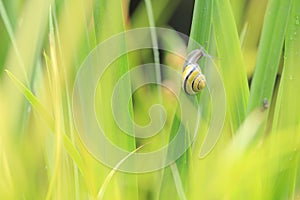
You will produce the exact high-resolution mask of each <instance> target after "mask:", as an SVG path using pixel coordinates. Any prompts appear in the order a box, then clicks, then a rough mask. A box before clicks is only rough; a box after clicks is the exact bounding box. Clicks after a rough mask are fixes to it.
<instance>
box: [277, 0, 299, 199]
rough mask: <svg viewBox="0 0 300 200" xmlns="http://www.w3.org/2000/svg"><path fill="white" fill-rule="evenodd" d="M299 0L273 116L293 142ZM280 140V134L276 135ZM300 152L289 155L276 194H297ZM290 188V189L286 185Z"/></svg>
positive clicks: (290, 26)
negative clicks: (287, 165)
mask: <svg viewBox="0 0 300 200" xmlns="http://www.w3.org/2000/svg"><path fill="white" fill-rule="evenodd" d="M299 47H300V1H293V4H292V10H291V13H290V16H289V21H288V26H287V32H286V36H285V52H284V53H285V55H284V58H285V59H284V67H283V71H282V76H281V79H280V85H279V91H278V95H277V99H276V105H275V112H274V119H273V124H272V130H273V132H275V131H285V130H288V133H287V134H288V135H289V137H291V138H293V140H294V143H297V142H298V141H299V139H300V137H299V134H298V133H299V131H300V126H299V118H300V114H299V113H300V105H299V101H298V100H299V98H300V93H299V92H296V91H298V90H299V89H298V88H299V85H300V79H299V78H297V76H298V75H299V73H300V69H299V65H300V56H299V53H300V52H299ZM282 134H283V133H282ZM276 137H277V138H278V140H279V139H280V137H281V135H276ZM298 157H299V153H298V152H294V153H293V154H292V155H291V156H290V157H289V158H288V159H289V162H286V163H288V164H289V165H290V166H289V167H288V168H287V169H286V170H284V171H281V172H280V174H279V175H280V176H278V177H277V179H276V181H275V183H276V184H275V188H274V191H275V192H274V194H273V195H274V197H280V198H282V199H284V198H289V199H295V198H296V194H295V191H296V188H297V187H298V184H297V178H296V177H297V171H298V165H299V164H298ZM286 163H285V162H279V163H277V166H276V167H278V169H282V168H285V166H286ZM286 188H288V189H286Z"/></svg>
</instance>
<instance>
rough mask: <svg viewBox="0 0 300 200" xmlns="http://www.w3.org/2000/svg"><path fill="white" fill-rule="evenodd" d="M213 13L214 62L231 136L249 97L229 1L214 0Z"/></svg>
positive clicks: (244, 111) (242, 114)
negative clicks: (218, 67)
mask: <svg viewBox="0 0 300 200" xmlns="http://www.w3.org/2000/svg"><path fill="white" fill-rule="evenodd" d="M213 10H214V17H213V26H214V30H215V37H216V44H217V51H218V59H219V61H220V64H221V72H222V77H223V80H224V84H225V90H226V96H227V111H228V114H229V119H230V124H231V130H232V133H234V132H235V131H236V130H237V129H238V127H239V126H240V124H241V123H242V122H243V120H244V119H245V117H246V107H247V103H248V97H249V89H248V83H247V75H246V70H245V67H244V62H243V58H242V52H241V47H240V42H239V37H238V31H237V27H236V24H235V21H234V17H233V13H232V10H231V7H230V4H229V1H228V0H215V1H214V8H213ZM233 74H234V75H233Z"/></svg>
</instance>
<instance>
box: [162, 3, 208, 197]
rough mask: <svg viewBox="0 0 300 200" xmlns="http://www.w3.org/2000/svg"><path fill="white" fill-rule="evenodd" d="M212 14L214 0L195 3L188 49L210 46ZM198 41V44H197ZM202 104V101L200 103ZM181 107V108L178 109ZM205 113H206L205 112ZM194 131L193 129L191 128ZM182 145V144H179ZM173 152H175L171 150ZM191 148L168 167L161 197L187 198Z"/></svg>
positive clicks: (174, 129)
mask: <svg viewBox="0 0 300 200" xmlns="http://www.w3.org/2000/svg"><path fill="white" fill-rule="evenodd" d="M211 14H212V1H209V0H205V1H200V0H196V1H195V5H194V11H193V18H192V26H191V35H190V38H191V39H190V41H189V45H188V51H192V50H194V49H196V48H199V44H200V45H203V44H204V46H208V41H209V38H210V31H211ZM197 43H198V44H197ZM200 63H203V64H204V63H205V62H204V61H202V60H201V61H200ZM199 96H200V95H199ZM200 104H201V103H200ZM178 106H179V107H177V111H176V112H177V114H175V116H174V119H173V122H172V127H171V132H170V133H171V134H170V139H173V137H174V134H175V133H176V132H177V131H178V128H179V126H180V123H181V119H180V115H178V113H180V112H178V111H179V110H180V109H181V108H180V106H184V105H178ZM178 109H179V110H178ZM204 115H205V114H204ZM191 131H193V130H191ZM184 132H185V134H186V135H189V131H188V130H184ZM189 139H190V138H189V137H188V138H187V137H186V138H185V140H186V141H185V140H184V141H181V142H187V143H189V142H190V141H188V140H189ZM178 145H182V144H178ZM169 153H170V154H172V153H173V152H169ZM191 153H192V152H191V149H190V148H188V150H187V151H186V152H185V153H183V155H182V156H181V157H180V158H179V159H178V160H176V161H175V163H173V164H171V165H172V166H171V167H168V168H167V169H166V170H165V173H164V179H163V185H162V189H161V194H160V198H167V197H168V198H169V197H170V195H171V194H172V195H174V198H179V199H186V198H187V195H188V191H189V189H188V182H189V176H190V164H191V163H190V159H191ZM173 181H174V185H170V184H167V183H170V182H173ZM170 191H174V192H170Z"/></svg>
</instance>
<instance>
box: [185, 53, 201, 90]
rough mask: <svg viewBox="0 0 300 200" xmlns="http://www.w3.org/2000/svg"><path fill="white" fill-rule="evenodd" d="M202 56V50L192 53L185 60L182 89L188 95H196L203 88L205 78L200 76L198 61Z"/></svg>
mask: <svg viewBox="0 0 300 200" xmlns="http://www.w3.org/2000/svg"><path fill="white" fill-rule="evenodd" d="M202 56H204V52H203V49H197V50H194V51H192V52H191V53H190V54H189V55H188V56H187V58H186V61H185V63H184V66H183V73H182V88H183V90H184V91H185V92H186V93H187V94H189V95H194V94H197V93H198V92H199V91H200V90H202V89H203V88H204V87H205V83H206V80H205V76H204V75H203V74H202V72H201V69H200V66H199V65H198V63H197V62H198V60H200V58H202Z"/></svg>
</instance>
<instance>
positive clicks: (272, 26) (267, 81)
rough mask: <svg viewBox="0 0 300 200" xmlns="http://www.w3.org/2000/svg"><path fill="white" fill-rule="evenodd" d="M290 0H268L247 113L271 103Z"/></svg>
mask: <svg viewBox="0 0 300 200" xmlns="http://www.w3.org/2000/svg"><path fill="white" fill-rule="evenodd" d="M291 2H292V1H291V0H286V1H281V0H270V1H269V2H268V7H267V11H266V15H265V20H264V24H263V30H262V35H261V39H260V44H259V50H258V57H257V61H256V66H255V71H254V75H253V79H252V83H251V92H250V98H249V105H248V108H247V112H248V113H250V112H251V111H252V110H253V109H254V108H255V107H258V106H260V105H261V104H262V102H263V100H264V99H265V98H266V99H267V100H268V101H269V102H271V99H272V95H273V89H274V85H275V79H276V75H277V72H278V66H279V61H280V56H281V51H282V46H283V41H284V36H285V32H286V26H287V20H288V16H289V13H290V9H291Z"/></svg>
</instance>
